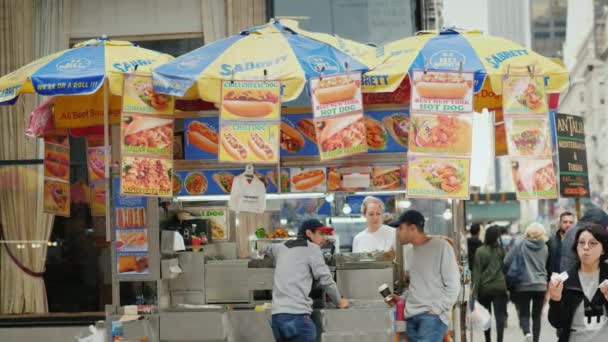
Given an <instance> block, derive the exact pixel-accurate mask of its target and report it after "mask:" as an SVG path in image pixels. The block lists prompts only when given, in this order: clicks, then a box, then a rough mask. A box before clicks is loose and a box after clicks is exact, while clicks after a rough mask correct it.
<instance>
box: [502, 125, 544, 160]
mask: <svg viewBox="0 0 608 342" xmlns="http://www.w3.org/2000/svg"><path fill="white" fill-rule="evenodd" d="M505 123H506V131H507V132H508V134H507V146H508V150H509V155H511V156H513V157H550V156H551V136H550V130H549V119H548V118H546V117H538V118H513V117H508V118H506V119H505Z"/></svg>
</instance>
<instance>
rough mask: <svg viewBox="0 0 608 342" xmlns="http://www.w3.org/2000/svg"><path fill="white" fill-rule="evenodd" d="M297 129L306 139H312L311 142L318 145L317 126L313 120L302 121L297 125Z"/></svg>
mask: <svg viewBox="0 0 608 342" xmlns="http://www.w3.org/2000/svg"><path fill="white" fill-rule="evenodd" d="M296 127H298V130H299V131H300V132H301V133H302V134H304V136H305V137H307V138H308V139H310V141H312V142H314V143H316V142H317V134H316V133H315V124H314V123H313V122H312V120H311V119H300V120H298V123H296Z"/></svg>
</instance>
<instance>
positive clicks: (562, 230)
mask: <svg viewBox="0 0 608 342" xmlns="http://www.w3.org/2000/svg"><path fill="white" fill-rule="evenodd" d="M574 222H575V219H574V214H572V213H571V212H569V211H565V212H563V213H561V214H560V215H559V222H558V229H557V231H556V232H555V234H553V236H551V238H550V239H549V241H548V242H547V247H548V248H549V261H548V262H547V274H548V275H551V273H553V272H556V273H560V267H561V266H560V265H561V262H562V241H563V240H564V237H565V236H566V233H567V232H568V230H570V228H572V227H574Z"/></svg>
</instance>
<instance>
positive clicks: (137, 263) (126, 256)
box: [116, 252, 149, 275]
mask: <svg viewBox="0 0 608 342" xmlns="http://www.w3.org/2000/svg"><path fill="white" fill-rule="evenodd" d="M116 259H117V273H118V275H146V274H148V273H149V269H148V253H147V252H117V255H116Z"/></svg>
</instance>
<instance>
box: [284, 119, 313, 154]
mask: <svg viewBox="0 0 608 342" xmlns="http://www.w3.org/2000/svg"><path fill="white" fill-rule="evenodd" d="M313 128H314V127H313ZM280 129H281V140H280V143H281V148H282V149H284V150H285V151H287V152H290V153H294V152H298V151H299V150H301V149H302V148H303V147H304V144H305V141H304V137H303V136H302V135H301V134H300V133H298V131H297V130H296V129H294V128H293V127H291V126H289V125H288V124H286V123H284V122H281V126H280Z"/></svg>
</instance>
